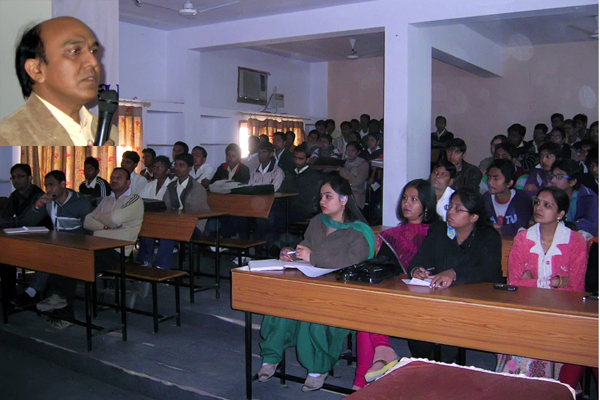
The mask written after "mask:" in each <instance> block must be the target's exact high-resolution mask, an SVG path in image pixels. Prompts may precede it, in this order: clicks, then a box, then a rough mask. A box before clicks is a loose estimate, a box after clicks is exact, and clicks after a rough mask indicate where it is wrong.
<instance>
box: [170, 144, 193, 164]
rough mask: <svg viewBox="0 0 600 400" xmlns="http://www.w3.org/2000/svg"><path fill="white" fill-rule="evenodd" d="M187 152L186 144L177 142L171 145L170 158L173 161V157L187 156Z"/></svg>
mask: <svg viewBox="0 0 600 400" xmlns="http://www.w3.org/2000/svg"><path fill="white" fill-rule="evenodd" d="M189 152H190V146H188V145H187V143H185V142H182V141H181V140H178V141H176V142H175V143H174V144H173V149H172V150H171V158H172V160H173V161H175V157H176V156H178V155H179V154H187V153H189Z"/></svg>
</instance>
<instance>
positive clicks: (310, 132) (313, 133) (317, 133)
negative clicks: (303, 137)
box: [308, 129, 319, 139]
mask: <svg viewBox="0 0 600 400" xmlns="http://www.w3.org/2000/svg"><path fill="white" fill-rule="evenodd" d="M310 135H317V139H318V138H319V131H318V130H316V129H311V130H310V131H309V132H308V136H310Z"/></svg>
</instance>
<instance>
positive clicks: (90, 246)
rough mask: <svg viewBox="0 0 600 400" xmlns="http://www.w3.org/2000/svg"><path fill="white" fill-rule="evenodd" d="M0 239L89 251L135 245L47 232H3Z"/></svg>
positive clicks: (95, 237)
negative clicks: (8, 233)
mask: <svg viewBox="0 0 600 400" xmlns="http://www.w3.org/2000/svg"><path fill="white" fill-rule="evenodd" d="M0 238H2V239H12V240H22V241H29V242H36V243H43V244H49V245H54V246H60V247H69V248H73V249H78V250H89V251H96V250H105V249H116V248H119V247H121V246H131V245H134V244H135V242H131V241H126V240H117V239H109V238H104V237H98V236H91V235H81V234H73V233H67V232H56V231H49V232H43V233H17V234H10V235H7V234H6V233H4V232H0Z"/></svg>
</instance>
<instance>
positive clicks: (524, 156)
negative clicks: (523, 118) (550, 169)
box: [506, 124, 536, 171]
mask: <svg viewBox="0 0 600 400" xmlns="http://www.w3.org/2000/svg"><path fill="white" fill-rule="evenodd" d="M506 131H507V137H508V143H510V144H512V145H513V146H514V148H515V149H516V159H517V165H518V166H520V167H522V168H523V169H525V170H527V171H529V170H530V169H532V168H533V167H534V166H535V161H536V160H535V149H534V148H533V146H532V145H531V144H530V143H529V142H525V141H524V139H525V134H526V133H527V128H525V127H524V126H523V125H521V124H512V125H511V126H509V127H508V129H507V130H506Z"/></svg>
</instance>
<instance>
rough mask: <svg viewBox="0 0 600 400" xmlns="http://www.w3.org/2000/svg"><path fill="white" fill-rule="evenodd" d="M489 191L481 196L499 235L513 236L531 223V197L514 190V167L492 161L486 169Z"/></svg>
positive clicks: (503, 161) (504, 161) (509, 163)
mask: <svg viewBox="0 0 600 400" xmlns="http://www.w3.org/2000/svg"><path fill="white" fill-rule="evenodd" d="M487 177H488V186H489V190H488V191H487V192H485V193H484V194H483V198H484V200H485V208H486V211H487V212H488V214H489V215H490V216H491V218H492V223H493V224H494V228H496V229H497V230H498V232H500V234H501V235H507V236H515V235H516V234H517V233H518V232H519V229H527V228H528V227H529V221H531V214H532V211H531V197H529V196H528V195H526V194H525V193H523V192H522V191H521V190H518V189H514V188H513V185H514V182H515V167H514V166H513V163H512V162H510V161H508V160H506V159H499V160H496V161H494V163H493V164H492V166H491V167H490V168H489V169H488V172H487Z"/></svg>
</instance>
